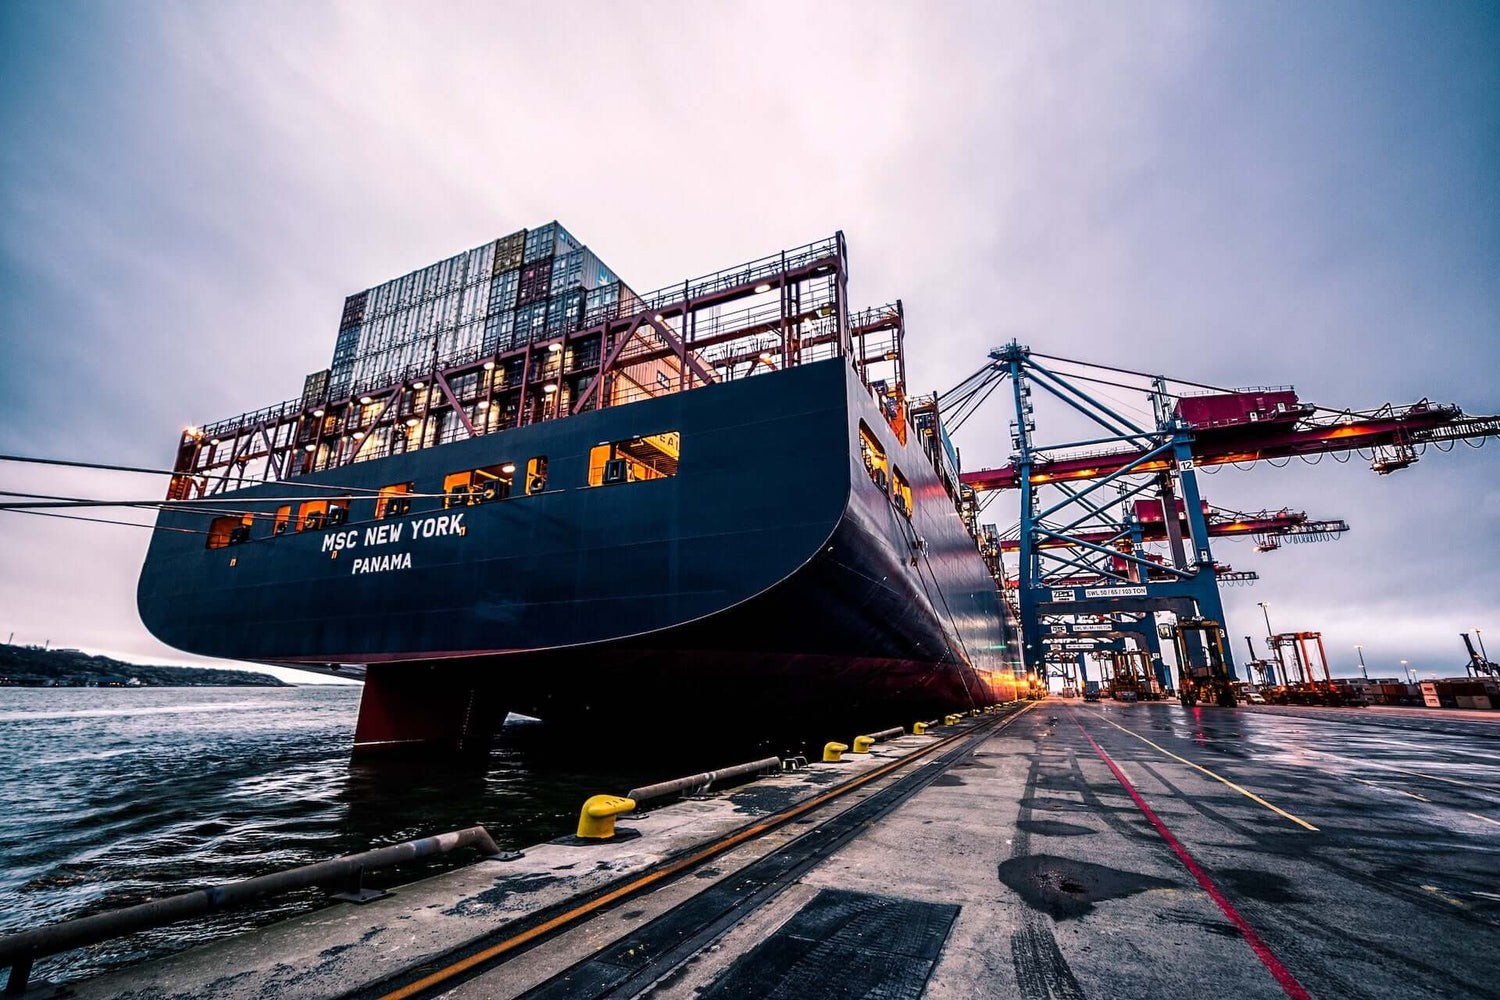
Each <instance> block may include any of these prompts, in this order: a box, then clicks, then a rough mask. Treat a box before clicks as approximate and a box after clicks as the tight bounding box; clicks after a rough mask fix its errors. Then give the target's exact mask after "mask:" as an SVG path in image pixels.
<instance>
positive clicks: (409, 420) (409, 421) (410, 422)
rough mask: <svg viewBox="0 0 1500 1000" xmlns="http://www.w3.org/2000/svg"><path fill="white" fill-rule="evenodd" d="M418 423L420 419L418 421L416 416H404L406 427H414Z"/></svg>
mask: <svg viewBox="0 0 1500 1000" xmlns="http://www.w3.org/2000/svg"><path fill="white" fill-rule="evenodd" d="M419 423H421V421H419V420H418V419H417V418H416V417H407V418H406V426H408V427H415V426H417V424H419Z"/></svg>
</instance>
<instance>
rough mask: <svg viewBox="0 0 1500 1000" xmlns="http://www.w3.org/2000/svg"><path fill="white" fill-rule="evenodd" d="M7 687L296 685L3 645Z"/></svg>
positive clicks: (0, 659) (238, 673) (2, 677)
mask: <svg viewBox="0 0 1500 1000" xmlns="http://www.w3.org/2000/svg"><path fill="white" fill-rule="evenodd" d="M0 686H4V687H237V686H250V687H294V686H295V685H292V684H288V683H286V682H285V681H282V680H278V679H277V678H275V677H272V676H271V675H270V674H255V673H250V672H249V671H245V670H220V669H218V668H216V667H157V666H145V665H142V664H139V663H126V662H124V661H123V660H114V659H111V658H109V657H108V656H90V655H88V654H87V653H83V652H79V651H78V650H76V649H42V648H41V647H40V646H0Z"/></svg>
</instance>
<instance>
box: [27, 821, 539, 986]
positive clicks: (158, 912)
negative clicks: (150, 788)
mask: <svg viewBox="0 0 1500 1000" xmlns="http://www.w3.org/2000/svg"><path fill="white" fill-rule="evenodd" d="M466 847H473V848H476V849H477V850H478V851H479V852H480V853H481V854H483V855H485V856H486V857H488V858H493V859H496V860H509V859H512V858H514V857H517V856H518V855H514V854H505V853H503V852H501V850H500V848H499V847H497V846H496V844H495V841H494V838H492V837H491V836H490V835H489V831H487V830H485V828H484V827H482V826H471V827H467V828H465V829H463V830H453V831H450V832H448V833H440V834H437V835H436V836H433V837H423V838H421V839H419V840H408V841H404V842H402V843H400V844H392V845H391V846H389V847H380V848H376V849H375V850H373V851H364V852H361V853H359V854H350V855H346V856H345V857H342V858H334V859H332V860H330V861H319V862H317V863H316V864H311V865H303V866H301V867H300V868H290V869H287V870H286V871H280V872H273V873H272V874H270V875H261V876H258V877H256V878H250V879H244V880H242V881H239V882H230V883H229V884H228V885H215V886H208V887H205V888H202V889H195V890H194V891H192V892H184V893H179V894H178V895H176V896H167V897H166V898H164V899H153V900H151V901H150V902H147V903H137V904H136V905H135V906H127V907H125V908H124V909H120V910H110V911H108V912H106V913H96V914H94V915H92V916H87V917H77V918H74V919H72V920H64V921H62V922H60V923H56V924H49V925H47V926H45V927H37V928H33V929H32V930H26V931H19V932H17V933H14V934H6V935H5V936H3V937H0V969H4V968H9V969H10V976H9V978H8V979H7V980H6V985H5V992H4V995H5V996H12V995H21V994H22V993H23V992H24V991H25V989H26V985H27V982H28V980H29V979H30V977H31V970H32V966H33V964H34V963H35V962H36V960H37V959H39V958H46V957H48V956H50V955H57V954H60V953H62V952H65V951H72V950H74V949H76V948H83V947H87V946H88V945H91V944H98V943H99V942H101V941H109V940H112V939H114V938H118V937H124V936H125V935H127V934H133V933H135V932H136V931H142V930H146V929H148V928H151V927H159V926H161V925H162V924H169V923H174V922H176V921H178V920H186V919H188V918H189V917H197V916H202V915H203V914H206V913H213V912H215V911H217V910H222V909H225V908H227V907H230V906H234V905H237V904H239V903H245V902H249V901H250V900H254V899H260V898H262V897H265V896H272V895H279V894H281V893H285V892H291V891H293V890H295V889H305V888H308V887H309V886H337V887H338V888H339V890H340V891H339V892H337V893H335V894H334V895H333V897H332V898H334V899H337V900H342V901H347V902H356V903H363V902H368V901H370V900H372V899H378V898H380V897H381V896H385V895H388V893H385V892H382V891H380V890H377V889H369V888H366V887H365V886H364V881H363V880H364V876H365V873H366V872H372V871H378V870H380V869H382V868H390V867H392V866H394V865H399V864H405V863H407V862H410V861H416V860H419V859H422V858H430V857H435V856H437V855H440V854H447V853H449V852H450V851H456V850H460V849H462V848H466Z"/></svg>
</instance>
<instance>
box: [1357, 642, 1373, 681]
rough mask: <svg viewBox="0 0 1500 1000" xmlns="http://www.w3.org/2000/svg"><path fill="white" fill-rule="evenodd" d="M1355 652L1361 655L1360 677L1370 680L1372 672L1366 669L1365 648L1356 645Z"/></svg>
mask: <svg viewBox="0 0 1500 1000" xmlns="http://www.w3.org/2000/svg"><path fill="white" fill-rule="evenodd" d="M1354 651H1355V652H1356V653H1358V654H1359V672H1360V675H1361V676H1362V677H1364V679H1365V680H1369V679H1370V672H1369V671H1368V670H1366V669H1365V647H1363V646H1360V645H1358V644H1356V645H1355V647H1354Z"/></svg>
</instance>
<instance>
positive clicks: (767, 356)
mask: <svg viewBox="0 0 1500 1000" xmlns="http://www.w3.org/2000/svg"><path fill="white" fill-rule="evenodd" d="M760 359H761V360H762V361H770V360H771V352H770V351H761V352H760Z"/></svg>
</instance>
